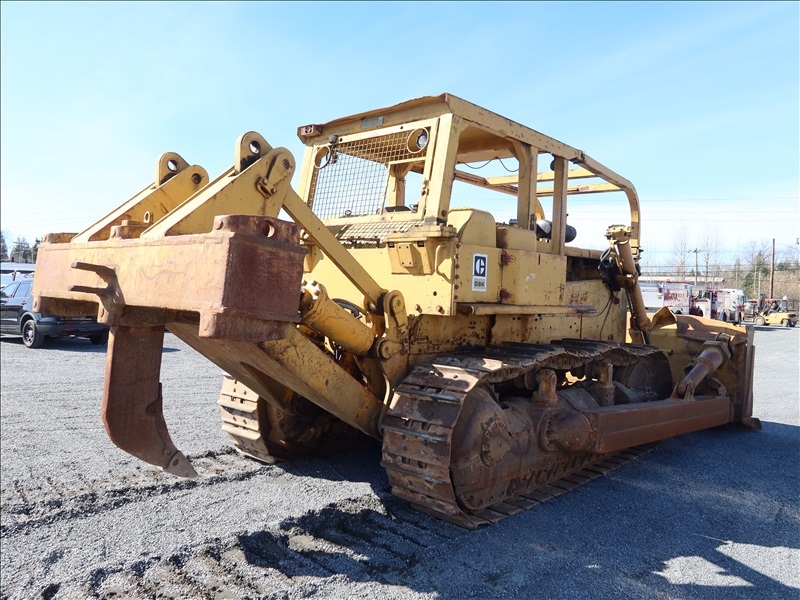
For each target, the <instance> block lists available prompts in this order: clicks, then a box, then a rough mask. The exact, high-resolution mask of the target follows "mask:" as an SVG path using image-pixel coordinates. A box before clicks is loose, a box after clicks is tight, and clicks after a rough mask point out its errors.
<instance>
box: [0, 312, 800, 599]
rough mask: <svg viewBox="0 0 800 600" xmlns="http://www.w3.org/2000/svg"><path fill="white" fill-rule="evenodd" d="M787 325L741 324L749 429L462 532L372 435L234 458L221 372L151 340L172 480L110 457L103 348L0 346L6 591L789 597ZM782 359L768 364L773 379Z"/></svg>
mask: <svg viewBox="0 0 800 600" xmlns="http://www.w3.org/2000/svg"><path fill="white" fill-rule="evenodd" d="M798 341H800V336H798V329H797V328H795V329H791V330H782V329H777V328H772V329H768V328H757V333H756V344H757V346H758V351H757V353H756V357H757V374H756V398H755V413H756V415H757V416H759V417H760V418H761V419H762V420H763V421H764V430H763V431H762V432H760V433H756V434H744V433H740V432H733V431H730V430H727V429H718V430H712V431H707V432H701V433H697V434H692V435H689V436H685V437H683V438H679V439H675V440H668V441H666V442H664V443H662V444H661V446H660V447H659V448H658V449H656V450H655V451H653V452H651V453H649V454H647V455H646V456H643V457H642V458H640V459H639V460H637V461H635V462H633V463H631V464H629V465H626V466H624V467H621V468H620V469H618V470H616V471H614V472H612V473H609V474H608V475H607V476H605V477H601V478H600V479H597V480H595V481H593V482H591V483H588V484H586V485H584V486H582V487H581V488H578V489H577V490H575V491H573V492H570V493H569V494H567V495H565V496H562V497H560V498H557V499H555V500H552V501H550V502H548V503H546V504H543V505H541V506H538V507H536V508H535V509H533V510H531V511H529V512H527V513H524V514H520V515H517V516H514V517H510V518H508V519H506V520H504V521H502V522H500V523H498V524H496V525H494V526H492V527H490V528H487V529H481V530H478V531H476V532H468V531H465V530H463V529H460V528H458V527H456V526H454V525H450V524H448V523H444V522H441V521H438V520H436V519H434V518H432V517H429V516H427V515H424V514H422V513H418V512H416V511H414V510H411V509H410V508H408V506H407V505H406V504H405V503H404V502H402V501H401V500H398V499H396V498H394V497H393V496H392V495H391V494H390V492H389V486H388V482H387V479H386V475H385V473H384V472H383V470H382V469H381V468H380V466H379V463H380V457H381V453H380V446H379V445H378V444H373V443H363V444H360V445H359V447H356V448H353V449H352V451H351V452H349V453H345V454H341V455H336V456H330V457H326V458H319V459H313V460H307V461H301V462H297V463H293V464H282V465H263V464H260V463H257V462H254V461H252V460H249V459H245V458H242V457H240V456H239V455H237V454H236V453H234V452H233V451H232V450H231V449H230V448H229V447H228V445H227V441H226V437H225V436H224V434H222V433H221V432H220V430H219V422H218V414H217V407H216V404H215V401H216V397H217V394H218V392H219V385H220V382H221V378H222V373H221V371H220V370H219V369H218V368H216V367H215V366H214V365H211V364H210V363H208V362H207V361H205V359H203V358H202V357H200V356H199V355H197V354H195V353H194V352H193V351H191V349H189V348H188V347H187V346H185V345H184V344H182V343H181V342H180V341H179V340H177V339H176V338H175V337H174V336H171V335H168V336H167V339H166V348H165V353H164V357H163V360H164V365H163V369H162V381H163V386H164V404H165V417H166V419H167V423H168V424H169V426H170V430H171V432H172V437H173V440H174V441H175V442H176V445H177V446H178V447H179V448H181V449H182V450H183V451H184V452H185V453H186V454H187V455H188V456H189V458H190V459H191V460H192V463H193V464H194V466H195V468H196V469H197V470H198V473H199V475H200V476H199V477H198V479H196V480H180V479H176V478H174V477H172V476H169V475H165V474H163V473H161V472H160V471H159V470H157V469H154V468H151V467H149V466H148V465H144V464H142V463H139V462H138V461H136V460H135V459H132V458H130V457H128V456H126V455H125V454H123V453H122V452H121V451H119V450H117V449H116V448H115V447H114V446H113V445H112V444H111V442H110V441H108V439H107V438H106V436H105V432H104V430H103V426H102V423H101V422H100V418H99V403H100V395H101V393H102V377H103V369H104V361H105V354H104V352H103V350H102V349H98V348H96V347H94V346H91V344H89V343H88V341H85V340H60V341H51V342H50V343H48V344H47V345H46V346H45V347H44V348H42V349H39V350H29V349H27V348H25V347H24V346H22V344H21V342H20V341H19V340H18V339H14V338H3V339H2V341H0V359H1V360H2V363H0V364H1V368H2V373H1V374H2V402H0V432H1V434H2V435H0V452H1V453H2V456H1V458H2V462H0V484H1V485H0V491H1V494H2V495H1V503H0V552H1V554H0V596H1V597H2V598H9V599H11V598H14V599H16V598H20V599H21V598H288V599H294V598H398V599H410V598H447V599H449V598H452V599H456V598H457V599H459V600H461V599H463V598H488V597H491V598H503V597H505V598H527V597H531V598H536V597H542V598H545V597H546V598H598V597H604V598H632V597H633V598H652V597H657V598H698V597H699V598H706V597H707V598H716V597H719V596H720V595H722V594H724V595H725V597H733V598H737V597H741V598H751V597H753V595H754V594H756V595H757V596H758V597H759V598H785V597H792V595H797V593H798V590H800V576H798V573H800V549H799V546H800V544H799V543H798V540H800V511H799V510H798V507H797V503H796V500H797V497H798V494H800V483H798V478H797V475H796V473H797V470H796V469H794V470H793V471H792V472H787V471H786V469H785V466H786V465H787V464H797V461H798V460H799V459H800V435H798V431H800V429H798V425H800V415H798V410H800V409H798V406H799V405H800V398H798V395H799V394H800V392H798V373H797V365H798V358H800V349H799V348H798ZM775 364H780V365H781V369H780V373H778V374H776V371H775V370H774V369H773V366H774V365H775Z"/></svg>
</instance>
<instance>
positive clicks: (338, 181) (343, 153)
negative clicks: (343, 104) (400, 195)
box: [309, 130, 430, 219]
mask: <svg viewBox="0 0 800 600" xmlns="http://www.w3.org/2000/svg"><path fill="white" fill-rule="evenodd" d="M415 131H416V132H417V133H418V132H419V130H415ZM411 135H415V132H414V131H412V132H409V131H408V130H406V131H397V132H393V133H388V134H384V135H378V136H374V137H368V138H364V139H358V140H353V141H341V142H339V143H336V144H331V145H330V146H328V147H327V148H328V153H327V154H325V153H324V148H325V146H323V147H320V149H319V150H318V151H317V152H318V154H317V156H318V157H320V158H318V160H317V166H316V167H315V168H314V172H313V174H312V177H311V188H310V193H309V206H310V207H311V209H312V210H313V211H314V213H315V214H316V215H317V217H319V218H320V219H326V218H342V217H358V216H364V215H377V214H380V213H381V212H382V209H383V207H384V204H385V202H386V198H387V196H388V192H389V185H390V178H389V166H390V164H392V163H397V162H409V161H413V162H419V163H423V162H424V161H425V157H426V154H427V150H428V147H429V146H430V144H428V145H426V146H425V147H424V148H423V149H422V150H419V151H417V152H413V151H412V150H411V149H410V147H409V146H410V145H411V146H413V140H412V141H411V142H412V143H411V144H409V141H410V140H409V136H411ZM320 151H322V152H321V153H320Z"/></svg>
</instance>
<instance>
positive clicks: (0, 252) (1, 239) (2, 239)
mask: <svg viewBox="0 0 800 600" xmlns="http://www.w3.org/2000/svg"><path fill="white" fill-rule="evenodd" d="M0 260H2V261H7V260H8V247H7V246H6V236H5V234H4V233H2V232H0Z"/></svg>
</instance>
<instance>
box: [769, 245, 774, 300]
mask: <svg viewBox="0 0 800 600" xmlns="http://www.w3.org/2000/svg"><path fill="white" fill-rule="evenodd" d="M774 292H775V238H772V266H771V267H770V268H769V297H770V298H774V297H775V293H774Z"/></svg>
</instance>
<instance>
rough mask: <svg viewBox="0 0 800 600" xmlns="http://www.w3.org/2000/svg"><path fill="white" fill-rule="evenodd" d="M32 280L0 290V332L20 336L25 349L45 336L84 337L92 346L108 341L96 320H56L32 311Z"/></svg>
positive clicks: (8, 285)
mask: <svg viewBox="0 0 800 600" xmlns="http://www.w3.org/2000/svg"><path fill="white" fill-rule="evenodd" d="M32 288H33V278H31V277H24V278H22V279H19V278H18V279H17V281H15V282H14V283H8V284H6V285H4V286H3V287H2V288H0V304H2V315H0V319H2V320H0V332H2V333H9V334H13V335H21V336H22V342H23V343H24V344H25V345H26V346H27V347H28V348H39V347H40V346H41V345H42V344H44V341H45V339H46V338H48V337H70V336H72V337H86V338H89V340H90V341H91V342H92V343H93V344H105V343H106V342H108V325H103V324H102V323H98V322H97V318H96V317H92V316H86V317H56V316H52V315H43V314H40V313H37V312H33V310H31V309H32V308H33V296H32V295H31V289H32Z"/></svg>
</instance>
